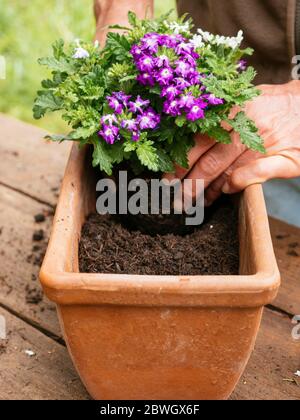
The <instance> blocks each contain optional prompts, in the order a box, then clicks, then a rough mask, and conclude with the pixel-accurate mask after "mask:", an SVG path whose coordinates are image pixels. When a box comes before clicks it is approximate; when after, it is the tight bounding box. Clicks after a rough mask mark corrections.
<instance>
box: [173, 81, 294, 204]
mask: <svg viewBox="0 0 300 420" xmlns="http://www.w3.org/2000/svg"><path fill="white" fill-rule="evenodd" d="M259 89H260V90H261V91H262V95H261V96H259V97H257V98H255V99H254V100H253V101H251V102H249V103H248V104H247V105H246V113H247V115H248V116H249V117H250V118H252V119H253V120H254V121H255V123H256V125H257V127H258V129H259V132H260V135H261V136H262V137H263V139H264V141H265V147H266V150H267V153H266V154H265V155H261V154H260V153H256V152H253V151H250V150H248V149H246V147H245V146H243V145H242V144H241V143H240V141H239V137H238V135H237V134H236V133H234V132H232V134H231V137H232V144H231V145H223V144H217V143H216V142H215V141H214V140H212V139H210V138H208V137H206V136H202V135H198V136H196V145H195V147H194V148H193V149H192V150H191V152H190V154H189V164H190V168H189V169H188V170H185V169H183V168H179V167H177V168H176V173H175V175H173V174H172V175H170V174H168V175H166V177H167V178H168V179H172V178H180V179H184V178H188V179H204V183H205V188H206V192H205V203H206V206H209V205H211V204H212V203H213V202H214V201H215V200H216V199H217V198H218V197H219V196H220V195H221V194H222V192H224V193H226V194H233V193H237V192H239V191H242V190H244V189H245V188H246V187H248V186H249V185H252V184H261V183H263V182H265V181H268V180H270V179H273V178H294V177H297V176H300V81H293V82H290V83H287V84H285V85H274V86H273V85H263V86H259ZM233 112H236V111H234V110H233Z"/></svg>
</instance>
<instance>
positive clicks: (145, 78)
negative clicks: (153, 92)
mask: <svg viewBox="0 0 300 420" xmlns="http://www.w3.org/2000/svg"><path fill="white" fill-rule="evenodd" d="M136 80H137V81H138V82H139V83H140V84H141V85H143V86H154V85H155V81H154V78H153V76H151V74H150V73H148V72H145V73H140V74H139V75H138V76H137V78H136Z"/></svg>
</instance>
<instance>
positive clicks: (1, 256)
mask: <svg viewBox="0 0 300 420" xmlns="http://www.w3.org/2000/svg"><path fill="white" fill-rule="evenodd" d="M43 211H44V213H45V214H47V212H49V209H48V208H47V206H43V205H42V204H39V203H37V202H35V201H34V200H32V199H31V198H28V197H26V196H24V195H22V194H20V193H17V192H15V191H12V190H10V189H9V188H6V187H3V186H1V185H0V303H2V304H3V305H5V306H6V307H10V308H11V309H13V310H14V311H16V312H18V313H21V314H22V316H24V317H27V318H29V319H30V320H32V321H33V322H36V323H38V324H40V325H41V326H42V327H43V328H46V329H47V330H49V331H51V332H52V333H53V334H55V335H60V334H61V333H60V328H59V325H58V322H57V317H56V312H55V306H54V305H53V304H52V303H50V302H49V301H48V300H47V299H46V298H44V297H43V296H42V292H41V286H40V283H39V281H38V273H39V269H40V263H41V260H42V258H43V253H44V251H45V249H46V244H47V239H48V236H49V232H50V226H51V223H52V216H47V217H46V221H45V222H44V223H41V224H37V223H35V220H34V215H37V214H39V213H43ZM41 229H42V230H43V231H44V235H45V239H44V240H42V241H40V242H34V241H33V240H32V238H33V234H34V232H35V231H36V230H41ZM34 247H37V250H36V251H33V248H34ZM38 248H40V249H38Z"/></svg>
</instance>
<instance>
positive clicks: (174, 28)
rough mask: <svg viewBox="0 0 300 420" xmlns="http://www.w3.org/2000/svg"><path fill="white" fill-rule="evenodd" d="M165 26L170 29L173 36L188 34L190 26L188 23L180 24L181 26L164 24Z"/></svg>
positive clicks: (172, 23) (173, 23) (171, 23)
mask: <svg viewBox="0 0 300 420" xmlns="http://www.w3.org/2000/svg"><path fill="white" fill-rule="evenodd" d="M165 25H166V26H167V27H168V28H169V29H171V30H172V31H173V32H174V34H175V35H179V34H182V33H186V32H189V30H190V25H189V23H188V22H185V23H182V24H181V25H180V24H179V23H178V22H167V21H166V22H165Z"/></svg>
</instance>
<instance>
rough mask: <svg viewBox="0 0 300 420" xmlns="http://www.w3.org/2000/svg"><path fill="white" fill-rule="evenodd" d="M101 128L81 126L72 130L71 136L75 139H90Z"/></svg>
mask: <svg viewBox="0 0 300 420" xmlns="http://www.w3.org/2000/svg"><path fill="white" fill-rule="evenodd" d="M98 129H99V128H98V127H97V126H91V127H79V128H77V129H76V130H74V131H72V133H71V134H70V138H71V139H73V140H81V139H88V138H89V137H91V136H92V135H93V134H95V132H96V131H97V130H98Z"/></svg>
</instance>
